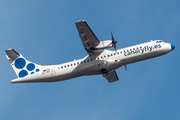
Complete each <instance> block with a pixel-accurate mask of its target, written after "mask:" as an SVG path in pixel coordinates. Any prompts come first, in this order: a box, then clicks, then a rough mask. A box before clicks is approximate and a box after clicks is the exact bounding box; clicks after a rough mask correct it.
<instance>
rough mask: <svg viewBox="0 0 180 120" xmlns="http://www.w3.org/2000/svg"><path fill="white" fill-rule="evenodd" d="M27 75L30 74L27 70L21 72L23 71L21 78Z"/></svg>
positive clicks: (20, 73) (20, 74)
mask: <svg viewBox="0 0 180 120" xmlns="http://www.w3.org/2000/svg"><path fill="white" fill-rule="evenodd" d="M26 75H28V72H27V71H26V70H21V71H20V72H19V77H24V76H26Z"/></svg>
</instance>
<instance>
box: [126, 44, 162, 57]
mask: <svg viewBox="0 0 180 120" xmlns="http://www.w3.org/2000/svg"><path fill="white" fill-rule="evenodd" d="M158 48H161V44H157V45H154V46H144V47H138V48H137V49H128V50H126V51H124V56H129V55H134V54H138V53H140V54H143V53H144V52H146V51H150V52H151V51H152V50H153V49H158Z"/></svg>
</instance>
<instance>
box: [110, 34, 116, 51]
mask: <svg viewBox="0 0 180 120" xmlns="http://www.w3.org/2000/svg"><path fill="white" fill-rule="evenodd" d="M111 38H112V46H113V47H114V50H115V51H116V43H117V41H116V40H114V36H113V34H112V32H111Z"/></svg>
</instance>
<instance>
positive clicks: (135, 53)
mask: <svg viewBox="0 0 180 120" xmlns="http://www.w3.org/2000/svg"><path fill="white" fill-rule="evenodd" d="M171 50H172V46H171V44H170V43H165V42H162V41H150V42H147V43H143V44H139V45H135V46H131V47H127V48H123V49H119V50H117V51H116V52H115V51H110V50H104V51H103V52H102V53H100V54H95V55H91V56H89V55H88V56H86V57H84V58H82V59H79V60H74V61H71V62H67V63H63V64H59V65H48V66H39V69H40V71H39V72H37V73H36V74H32V75H28V76H26V77H23V78H17V79H14V80H12V83H16V82H17V83H18V82H54V81H62V80H67V79H71V78H74V77H79V76H83V75H96V74H106V73H107V72H109V71H113V70H115V69H117V68H119V67H121V66H124V65H127V64H131V63H134V62H138V61H141V60H146V59H150V58H153V57H157V56H161V55H163V54H166V53H168V52H170V51H171Z"/></svg>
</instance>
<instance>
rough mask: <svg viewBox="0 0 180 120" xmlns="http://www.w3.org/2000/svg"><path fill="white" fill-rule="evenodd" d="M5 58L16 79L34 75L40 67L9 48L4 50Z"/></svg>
mask: <svg viewBox="0 0 180 120" xmlns="http://www.w3.org/2000/svg"><path fill="white" fill-rule="evenodd" d="M5 52H6V57H7V59H8V60H9V62H10V64H11V66H12V68H13V70H14V72H15V73H16V75H17V77H18V78H21V77H25V76H27V75H28V74H34V73H35V72H39V71H40V69H39V68H40V65H38V64H35V63H33V62H30V61H28V60H26V59H25V58H24V57H23V56H22V55H21V54H19V53H17V52H16V51H15V50H14V49H12V48H10V49H7V50H5Z"/></svg>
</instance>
